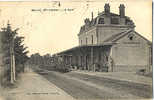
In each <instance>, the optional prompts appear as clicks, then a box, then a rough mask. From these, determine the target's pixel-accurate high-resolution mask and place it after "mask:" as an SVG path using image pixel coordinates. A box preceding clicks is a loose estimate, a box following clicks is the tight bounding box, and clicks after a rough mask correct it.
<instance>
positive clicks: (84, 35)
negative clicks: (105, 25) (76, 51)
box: [79, 27, 97, 45]
mask: <svg viewBox="0 0 154 100" xmlns="http://www.w3.org/2000/svg"><path fill="white" fill-rule="evenodd" d="M92 35H93V44H97V36H96V27H94V28H92V29H91V30H89V31H87V32H85V33H82V34H80V35H79V45H86V38H87V44H92ZM81 40H82V43H81Z"/></svg>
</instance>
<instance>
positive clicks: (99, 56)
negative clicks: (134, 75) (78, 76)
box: [55, 4, 152, 72]
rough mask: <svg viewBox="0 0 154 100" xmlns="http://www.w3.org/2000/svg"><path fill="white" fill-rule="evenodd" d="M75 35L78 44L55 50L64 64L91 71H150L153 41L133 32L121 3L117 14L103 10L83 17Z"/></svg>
mask: <svg viewBox="0 0 154 100" xmlns="http://www.w3.org/2000/svg"><path fill="white" fill-rule="evenodd" d="M84 22H85V24H84V25H83V26H81V28H80V32H79V34H78V38H79V46H77V47H74V48H71V49H68V50H65V51H62V52H60V53H57V54H55V55H57V56H58V57H61V58H62V60H63V61H64V62H65V64H66V65H71V66H76V68H77V69H81V70H92V71H106V72H109V71H114V72H115V71H137V70H140V69H146V70H148V71H149V70H152V68H151V67H152V43H151V42H150V41H149V40H147V39H146V38H144V37H143V36H142V35H140V34H139V33H137V32H136V31H135V24H134V22H133V21H132V20H131V19H130V18H129V17H128V16H125V6H124V5H123V4H120V6H119V14H115V13H112V12H110V5H109V4H105V6H104V11H103V12H101V13H99V14H98V16H97V17H96V18H93V13H92V18H91V19H89V18H86V19H85V20H84Z"/></svg>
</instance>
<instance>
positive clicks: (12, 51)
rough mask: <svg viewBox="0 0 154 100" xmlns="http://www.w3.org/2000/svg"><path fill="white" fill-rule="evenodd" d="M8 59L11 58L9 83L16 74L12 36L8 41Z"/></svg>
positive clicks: (14, 78)
mask: <svg viewBox="0 0 154 100" xmlns="http://www.w3.org/2000/svg"><path fill="white" fill-rule="evenodd" d="M9 25H10V24H9V22H8V27H10V26H9ZM10 32H11V31H10ZM10 58H11V59H10V60H11V64H10V69H11V70H10V71H11V83H12V84H13V83H14V81H15V80H16V77H15V76H16V75H15V56H14V36H13V37H12V39H11V42H10Z"/></svg>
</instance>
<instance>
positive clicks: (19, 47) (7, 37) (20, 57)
mask: <svg viewBox="0 0 154 100" xmlns="http://www.w3.org/2000/svg"><path fill="white" fill-rule="evenodd" d="M18 30H19V29H15V30H12V29H11V26H10V24H8V25H7V27H6V28H2V30H1V32H0V33H1V35H2V39H1V42H2V52H3V64H4V67H5V72H6V76H7V77H8V79H9V76H10V65H11V64H10V63H11V61H10V60H11V53H10V48H11V47H13V49H14V55H15V66H16V72H17V73H16V74H18V72H21V71H22V70H24V67H21V66H20V65H23V64H24V63H25V62H26V61H27V60H28V56H27V53H28V51H27V50H26V49H27V47H25V46H24V44H23V41H24V37H21V36H18V33H17V31H18Z"/></svg>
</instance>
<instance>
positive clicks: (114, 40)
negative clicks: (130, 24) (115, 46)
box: [104, 30, 152, 44]
mask: <svg viewBox="0 0 154 100" xmlns="http://www.w3.org/2000/svg"><path fill="white" fill-rule="evenodd" d="M130 32H134V33H135V34H137V35H138V36H140V37H141V38H143V39H144V40H146V41H147V42H148V43H149V44H152V42H151V41H149V40H148V39H146V38H145V37H143V36H142V35H140V34H139V33H137V32H136V31H134V30H126V31H123V32H120V33H117V34H115V35H112V36H111V37H109V38H107V39H106V40H104V42H109V43H112V42H116V41H118V40H119V39H121V38H122V37H124V36H126V35H127V34H128V33H130Z"/></svg>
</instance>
